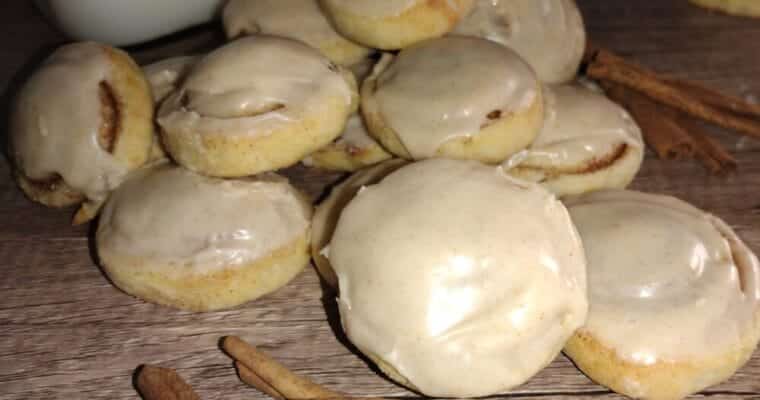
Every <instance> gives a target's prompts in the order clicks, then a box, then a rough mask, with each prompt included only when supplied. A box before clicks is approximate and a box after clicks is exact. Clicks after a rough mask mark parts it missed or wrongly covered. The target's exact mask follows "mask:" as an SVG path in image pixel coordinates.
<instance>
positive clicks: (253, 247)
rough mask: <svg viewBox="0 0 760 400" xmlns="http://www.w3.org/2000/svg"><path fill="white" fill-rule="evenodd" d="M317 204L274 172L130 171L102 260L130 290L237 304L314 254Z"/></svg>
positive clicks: (284, 278) (215, 305)
mask: <svg viewBox="0 0 760 400" xmlns="http://www.w3.org/2000/svg"><path fill="white" fill-rule="evenodd" d="M311 212H312V210H311V205H310V204H309V203H308V202H307V201H306V199H305V197H304V196H303V195H302V194H301V193H300V192H298V191H297V190H296V189H295V188H293V187H292V186H291V185H290V184H289V183H288V182H287V180H285V179H284V178H281V177H279V176H277V175H274V174H262V175H260V176H258V177H255V178H243V179H234V180H224V179H219V178H210V177H205V176H202V175H198V174H195V173H193V172H191V171H188V170H186V169H183V168H181V167H177V166H173V165H170V164H168V163H164V164H161V165H158V166H155V167H153V168H146V169H145V170H143V171H139V172H138V173H135V174H134V176H132V177H130V179H129V180H128V181H126V182H125V183H124V184H123V185H122V186H121V187H120V188H119V189H118V190H117V191H116V192H114V193H113V195H112V196H111V198H110V199H109V201H108V203H107V204H106V206H105V208H104V210H103V214H102V216H101V218H100V223H99V226H98V230H97V235H96V241H97V250H98V255H99V257H100V261H101V263H102V266H103V269H104V270H105V272H106V273H107V274H108V276H109V277H110V278H111V280H112V281H113V283H114V284H115V285H116V286H118V287H119V288H121V289H122V290H124V291H125V292H127V293H129V294H132V295H134V296H137V297H139V298H142V299H144V300H146V301H150V302H154V303H158V304H163V305H167V306H171V307H176V308H181V309H187V310H194V311H210V310H218V309H223V308H229V307H234V306H237V305H239V304H242V303H244V302H247V301H250V300H253V299H256V298H258V297H260V296H263V295H265V294H267V293H270V292H272V291H274V290H276V289H278V288H280V287H282V286H284V285H285V284H286V283H287V282H289V281H290V280H291V279H292V278H293V277H295V276H296V275H297V274H298V273H299V272H300V271H301V270H302V269H303V268H304V267H305V266H306V265H307V264H308V262H309V251H308V246H309V244H308V243H309V229H310V220H311Z"/></svg>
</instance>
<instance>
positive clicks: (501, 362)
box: [322, 159, 587, 398]
mask: <svg viewBox="0 0 760 400" xmlns="http://www.w3.org/2000/svg"><path fill="white" fill-rule="evenodd" d="M322 253H323V254H324V255H326V256H327V258H328V259H329V261H330V264H331V265H332V267H333V268H334V271H335V274H336V276H337V279H338V285H339V289H340V295H339V298H338V306H339V310H340V318H341V323H342V325H343V328H344V330H345V332H346V335H347V336H348V338H349V339H350V340H351V342H353V343H354V344H355V345H356V346H357V347H358V348H359V350H361V351H362V352H363V353H364V354H366V355H367V356H368V357H369V358H371V359H372V360H373V361H375V362H376V363H377V364H378V366H379V367H380V369H381V370H383V371H384V372H385V373H387V374H388V376H390V377H391V378H392V379H394V380H395V381H397V382H399V383H401V384H403V385H405V386H407V387H410V388H412V389H414V390H417V391H419V392H421V393H423V394H425V395H427V396H430V397H434V398H442V397H462V398H469V397H480V396H488V395H493V394H497V393H501V392H504V391H506V390H509V389H511V388H513V387H516V386H518V385H520V384H522V383H524V382H525V381H526V380H528V379H529V378H530V377H532V376H533V375H534V374H535V373H537V372H538V371H539V370H541V369H542V368H544V367H545V366H546V365H547V364H549V363H550V362H551V361H552V360H553V359H554V358H555V356H556V355H557V354H558V353H559V351H560V350H561V348H562V346H563V345H564V344H565V342H566V340H567V339H568V338H569V337H570V336H571V335H572V334H573V332H574V331H575V330H576V329H577V328H578V327H580V326H581V325H582V324H583V322H584V321H585V319H586V312H587V299H586V272H585V267H586V265H585V264H586V261H585V257H584V253H583V247H582V245H581V242H580V238H579V237H578V233H577V232H576V230H575V227H574V226H573V224H572V222H571V220H570V217H569V215H568V213H567V210H566V209H565V207H564V205H562V203H561V202H559V201H558V200H557V199H556V198H555V197H554V195H552V194H551V193H549V192H548V191H547V190H546V189H544V188H542V187H540V186H539V185H536V184H533V183H529V182H523V181H520V180H518V179H515V178H513V177H510V176H509V175H507V174H505V173H504V172H503V171H502V170H501V168H499V167H493V166H487V165H483V164H481V163H479V162H475V161H462V160H450V159H432V160H425V161H421V162H417V163H413V164H410V165H408V166H405V167H403V168H401V169H398V170H396V171H395V172H393V173H391V174H390V175H388V176H386V177H385V178H384V179H382V181H381V182H380V183H378V184H376V185H371V186H366V187H364V188H363V189H362V190H360V191H359V192H358V194H357V195H356V196H355V197H354V198H353V199H352V200H351V201H350V202H349V203H348V205H347V206H346V207H345V208H344V209H343V210H342V212H341V214H340V218H339V219H338V223H337V227H336V228H335V232H334V234H333V235H332V239H331V240H330V245H329V247H328V248H327V249H326V250H324V251H323V252H322ZM549 294H550V295H549Z"/></svg>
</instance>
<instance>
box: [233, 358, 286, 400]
mask: <svg viewBox="0 0 760 400" xmlns="http://www.w3.org/2000/svg"><path fill="white" fill-rule="evenodd" d="M235 368H237V371H238V375H239V376H240V380H241V381H243V382H244V383H246V384H248V385H249V386H253V387H255V388H256V389H258V390H259V391H260V392H262V393H266V394H268V395H269V397H271V398H273V399H277V400H285V396H283V395H282V394H281V393H280V392H278V391H277V389H275V388H273V387H272V385H270V384H268V383H267V382H266V381H264V380H263V379H261V377H260V376H258V375H256V373H255V372H253V371H251V369H250V368H248V367H246V366H245V365H244V364H243V363H241V362H240V361H235Z"/></svg>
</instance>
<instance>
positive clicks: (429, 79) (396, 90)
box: [362, 36, 544, 163]
mask: <svg viewBox="0 0 760 400" xmlns="http://www.w3.org/2000/svg"><path fill="white" fill-rule="evenodd" d="M362 112H363V114H364V117H365V121H366V122H367V127H368V128H369V131H370V133H371V134H372V136H374V137H375V138H376V139H378V140H379V141H380V143H382V145H383V146H384V147H385V148H386V149H388V150H389V151H390V152H391V153H393V154H395V155H397V156H399V157H403V158H407V159H415V160H419V159H425V158H432V157H447V158H457V159H474V160H479V161H483V162H487V163H498V162H501V161H503V160H504V159H506V158H507V157H509V156H510V155H512V154H514V153H517V152H519V151H520V150H523V149H525V148H526V147H527V146H528V145H529V144H530V143H531V142H532V141H533V139H534V138H535V137H536V135H537V134H538V132H539V130H540V129H541V124H542V121H543V117H544V107H543V100H542V95H541V85H540V84H539V83H538V80H537V79H536V76H535V74H534V73H533V71H532V70H531V68H530V67H529V66H528V65H527V64H526V63H525V62H524V61H523V60H522V59H521V58H520V57H519V56H518V55H517V54H516V53H515V52H513V51H512V50H510V49H508V48H506V47H504V46H501V45H499V44H497V43H494V42H491V41H488V40H485V39H479V38H474V37H467V36H447V37H444V38H440V39H433V40H428V41H425V42H422V43H419V44H417V45H414V46H412V47H409V48H406V49H404V50H402V51H401V52H400V53H399V54H398V55H397V56H392V55H389V54H385V55H383V58H382V59H381V60H380V61H379V62H378V64H377V65H376V66H375V69H374V71H373V73H372V75H370V76H369V77H368V78H367V79H366V80H365V81H364V83H363V84H362Z"/></svg>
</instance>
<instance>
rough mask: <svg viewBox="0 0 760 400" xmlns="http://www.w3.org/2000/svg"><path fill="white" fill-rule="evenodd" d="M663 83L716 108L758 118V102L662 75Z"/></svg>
mask: <svg viewBox="0 0 760 400" xmlns="http://www.w3.org/2000/svg"><path fill="white" fill-rule="evenodd" d="M663 79H664V81H665V83H667V84H668V85H670V86H672V87H673V88H675V89H678V90H679V91H681V92H682V93H686V94H687V95H689V96H691V97H693V98H695V99H697V100H699V101H701V102H703V103H705V104H707V105H709V106H712V107H716V108H721V109H724V110H726V111H731V112H733V113H735V114H738V115H743V116H746V117H754V118H760V104H752V103H750V102H748V101H745V100H743V99H741V98H739V97H736V96H731V95H728V94H724V93H721V92H719V91H717V90H715V89H712V88H709V87H707V86H704V85H702V84H700V83H698V82H692V81H687V80H683V79H678V78H672V77H664V78H663Z"/></svg>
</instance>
